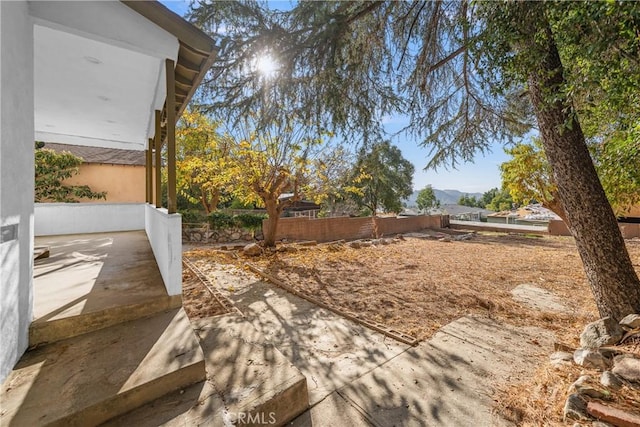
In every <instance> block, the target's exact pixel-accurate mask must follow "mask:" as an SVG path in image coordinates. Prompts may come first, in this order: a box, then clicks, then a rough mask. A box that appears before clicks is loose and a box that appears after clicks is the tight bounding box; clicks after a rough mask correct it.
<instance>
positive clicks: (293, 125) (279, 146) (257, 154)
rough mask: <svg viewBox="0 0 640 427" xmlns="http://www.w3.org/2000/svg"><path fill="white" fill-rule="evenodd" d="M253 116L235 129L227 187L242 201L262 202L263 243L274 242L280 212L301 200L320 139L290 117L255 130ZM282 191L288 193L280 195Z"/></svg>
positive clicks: (259, 204) (273, 244)
mask: <svg viewBox="0 0 640 427" xmlns="http://www.w3.org/2000/svg"><path fill="white" fill-rule="evenodd" d="M253 117H255V116H251V117H247V118H246V119H245V120H244V121H243V123H242V126H241V127H239V128H237V129H236V130H237V132H238V136H236V137H235V142H234V144H233V146H232V149H231V164H230V169H229V172H228V173H229V176H230V177H231V178H230V188H231V189H232V192H233V194H234V195H235V196H236V197H238V198H239V199H240V200H241V201H242V202H244V203H249V204H255V205H256V206H261V207H262V206H264V208H265V209H266V210H267V215H268V216H269V217H268V227H267V229H266V230H264V244H265V246H275V235H276V231H277V226H278V222H279V218H280V215H281V214H282V212H283V210H284V209H285V208H286V207H287V206H289V205H291V204H292V203H294V202H295V201H297V200H300V197H301V189H302V188H303V186H304V185H305V184H306V183H307V181H308V174H309V165H310V163H311V160H312V158H313V156H314V155H315V153H316V151H317V149H318V147H319V146H320V145H321V144H322V142H323V139H322V137H316V138H309V137H307V136H306V133H305V132H304V131H303V127H302V126H301V125H300V123H298V122H297V121H295V119H292V118H290V119H288V120H286V121H285V122H281V123H276V122H272V123H271V125H269V126H267V127H265V126H263V127H261V128H260V130H259V131H257V124H256V122H255V121H254V120H252V119H253ZM284 193H291V194H290V196H288V197H281V196H283V195H284Z"/></svg>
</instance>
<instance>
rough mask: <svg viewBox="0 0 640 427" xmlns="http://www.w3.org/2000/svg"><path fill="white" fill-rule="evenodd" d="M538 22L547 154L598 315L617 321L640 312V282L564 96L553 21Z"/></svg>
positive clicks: (541, 122)
mask: <svg viewBox="0 0 640 427" xmlns="http://www.w3.org/2000/svg"><path fill="white" fill-rule="evenodd" d="M535 25H538V26H539V29H541V30H543V31H544V32H545V33H546V35H547V37H546V41H545V42H540V41H538V40H536V39H535V37H534V36H535V31H532V33H531V34H530V38H529V40H528V42H529V43H528V46H525V47H526V48H527V49H531V50H532V51H535V52H537V53H538V54H539V55H540V57H539V60H540V62H539V66H538V67H536V68H535V69H534V70H533V71H532V72H531V73H530V75H529V95H530V98H531V101H532V103H533V107H534V110H535V114H536V117H537V120H538V126H539V128H540V132H541V133H542V142H543V145H544V149H545V153H546V154H547V158H548V160H549V164H550V165H551V169H552V172H553V177H554V179H555V182H556V184H557V186H558V196H559V198H560V202H561V204H562V206H563V207H564V210H565V213H566V216H567V219H568V220H569V223H570V230H571V233H572V235H573V237H574V238H575V242H576V246H577V248H578V252H579V253H580V257H581V258H582V262H583V264H584V270H585V272H586V275H587V279H588V281H589V284H590V286H591V290H592V292H593V295H594V297H595V300H596V304H597V306H598V310H599V312H600V315H601V316H603V317H604V316H611V317H613V318H614V319H617V320H619V319H621V318H622V317H623V316H625V315H627V314H629V313H632V312H635V313H638V312H640V280H638V276H637V274H636V272H635V271H634V269H633V265H632V263H631V260H630V258H629V253H628V252H627V249H626V246H625V243H624V239H623V238H622V235H621V233H620V229H619V228H618V223H617V221H616V218H615V216H614V214H613V210H612V208H611V205H610V204H609V202H608V200H607V197H606V196H605V193H604V190H603V189H602V185H601V184H600V180H599V179H598V175H597V173H596V170H595V167H594V165H593V161H592V160H591V156H590V155H589V151H588V149H587V145H586V143H585V139H584V135H583V133H582V129H581V128H580V123H579V122H578V119H577V116H576V114H575V110H574V108H573V104H572V101H571V99H569V98H568V97H567V96H565V95H564V94H563V91H562V89H563V84H564V77H563V68H562V63H561V61H560V56H559V54H558V49H557V46H556V45H555V41H554V40H553V36H552V33H551V29H550V27H549V23H548V21H546V19H544V18H541V19H539V20H538V22H537V23H536V24H534V26H535Z"/></svg>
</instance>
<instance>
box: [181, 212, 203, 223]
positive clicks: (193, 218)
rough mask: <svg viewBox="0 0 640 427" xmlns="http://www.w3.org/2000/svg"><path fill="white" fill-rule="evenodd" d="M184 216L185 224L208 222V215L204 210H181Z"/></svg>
mask: <svg viewBox="0 0 640 427" xmlns="http://www.w3.org/2000/svg"><path fill="white" fill-rule="evenodd" d="M178 212H180V215H182V222H183V223H190V224H197V223H203V222H207V215H206V214H205V213H204V211H202V210H198V209H184V210H179V211H178Z"/></svg>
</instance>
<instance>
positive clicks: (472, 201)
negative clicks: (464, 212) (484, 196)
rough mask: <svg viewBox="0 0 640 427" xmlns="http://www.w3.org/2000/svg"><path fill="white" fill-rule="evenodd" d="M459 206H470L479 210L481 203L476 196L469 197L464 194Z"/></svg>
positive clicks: (459, 200)
mask: <svg viewBox="0 0 640 427" xmlns="http://www.w3.org/2000/svg"><path fill="white" fill-rule="evenodd" d="M458 204H459V205H461V206H469V207H472V208H479V207H480V202H479V201H478V199H476V198H475V197H474V196H469V195H468V194H463V195H462V196H460V198H459V199H458Z"/></svg>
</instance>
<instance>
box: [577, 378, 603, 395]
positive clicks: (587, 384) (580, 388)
mask: <svg viewBox="0 0 640 427" xmlns="http://www.w3.org/2000/svg"><path fill="white" fill-rule="evenodd" d="M592 382H593V381H592V378H591V377H590V376H589V375H582V376H581V377H580V378H578V379H577V380H576V381H575V382H574V383H573V384H571V386H570V387H569V392H574V393H578V394H579V395H581V396H589V397H593V398H594V399H602V398H604V397H605V393H604V392H603V391H602V390H598V389H597V388H595V387H594V386H593V385H592V384H591V383H592Z"/></svg>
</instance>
